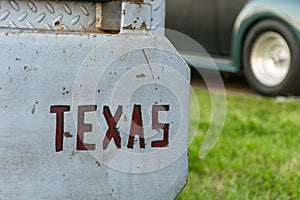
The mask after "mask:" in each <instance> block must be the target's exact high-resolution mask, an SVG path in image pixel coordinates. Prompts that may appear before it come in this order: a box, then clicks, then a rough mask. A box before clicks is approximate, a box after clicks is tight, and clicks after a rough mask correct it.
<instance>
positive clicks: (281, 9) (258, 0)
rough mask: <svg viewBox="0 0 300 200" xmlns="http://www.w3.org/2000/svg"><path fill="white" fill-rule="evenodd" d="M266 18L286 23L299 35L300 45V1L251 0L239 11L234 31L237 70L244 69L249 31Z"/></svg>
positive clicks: (234, 56)
mask: <svg viewBox="0 0 300 200" xmlns="http://www.w3.org/2000/svg"><path fill="white" fill-rule="evenodd" d="M265 19H275V20H278V21H280V22H282V23H284V24H285V25H286V26H288V27H289V28H290V30H291V31H292V32H294V34H295V35H296V36H297V39H298V42H299V45H300V1H298V0H285V1H282V0H252V1H249V2H248V3H247V4H246V5H245V7H244V8H243V9H242V11H241V12H240V13H239V16H238V17H237V19H236V21H235V24H234V27H233V32H232V50H231V51H232V60H233V63H234V67H235V68H236V71H237V72H238V71H241V70H242V69H243V66H242V52H243V42H244V39H245V37H246V35H247V33H248V31H249V30H250V29H251V27H252V26H253V25H254V24H256V23H258V22H259V21H261V20H265ZM299 67H300V66H299Z"/></svg>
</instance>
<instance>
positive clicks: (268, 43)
mask: <svg viewBox="0 0 300 200" xmlns="http://www.w3.org/2000/svg"><path fill="white" fill-rule="evenodd" d="M250 64H251V69H252V71H253V74H254V76H255V77H256V78H257V80H258V81H259V82H261V83H262V84H263V85H266V86H269V87H274V86H277V85H279V84H280V83H282V82H283V81H284V80H285V78H286V76H287V74H288V72H289V69H290V65H291V52H290V48H289V45H288V44H287V42H286V40H285V39H284V38H283V37H282V36H281V35H279V34H278V33H275V32H272V31H269V32H266V33H264V34H262V35H261V36H259V37H258V38H257V40H256V41H255V43H254V45H253V48H252V51H251V55H250Z"/></svg>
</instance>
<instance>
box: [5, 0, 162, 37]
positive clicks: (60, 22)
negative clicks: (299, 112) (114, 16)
mask: <svg viewBox="0 0 300 200" xmlns="http://www.w3.org/2000/svg"><path fill="white" fill-rule="evenodd" d="M128 3H132V2H128ZM144 3H145V4H148V5H149V4H150V5H151V7H152V12H151V13H152V17H151V23H150V24H149V26H148V27H147V29H148V28H149V27H150V29H151V31H152V33H153V35H164V27H165V0H144ZM98 4H99V2H98ZM96 8H97V3H96V2H93V1H91V2H89V1H67V0H63V1H54V0H50V1H40V0H2V1H1V3H0V28H11V29H34V30H40V29H41V30H51V31H88V32H95V31H99V30H98V28H99V27H97V25H96V24H97V21H101V20H103V19H102V18H101V17H100V18H99V16H97V9H96ZM97 18H98V19H97ZM120 18H121V16H120ZM115 29H116V28H115ZM141 34H142V33H141Z"/></svg>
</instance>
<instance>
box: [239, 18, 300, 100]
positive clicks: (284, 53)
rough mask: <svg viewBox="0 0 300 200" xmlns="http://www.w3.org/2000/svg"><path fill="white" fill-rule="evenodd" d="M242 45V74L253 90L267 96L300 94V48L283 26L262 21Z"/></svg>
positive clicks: (255, 26)
mask: <svg viewBox="0 0 300 200" xmlns="http://www.w3.org/2000/svg"><path fill="white" fill-rule="evenodd" d="M244 41H245V42H244V46H243V49H244V51H243V67H244V74H245V76H246V79H247V81H248V83H249V84H250V86H251V87H252V88H254V89H255V90H256V91H258V92H259V93H261V94H263V95H267V96H275V95H291V94H299V92H300V56H299V55H300V45H299V42H298V40H297V38H296V36H295V35H294V33H293V32H292V31H291V30H290V29H289V28H288V27H287V26H286V25H284V24H283V23H281V22H279V21H276V20H263V21H261V22H259V23H257V24H255V25H254V26H253V27H252V28H251V29H250V31H249V32H248V34H247V36H246V38H245V40H244Z"/></svg>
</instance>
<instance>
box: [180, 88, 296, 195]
mask: <svg viewBox="0 0 300 200" xmlns="http://www.w3.org/2000/svg"><path fill="white" fill-rule="evenodd" d="M196 94H197V98H198V100H199V103H200V114H201V121H200V124H199V126H198V130H199V133H198V136H197V137H196V138H195V139H194V140H193V143H192V144H191V145H190V147H189V183H188V185H187V186H186V188H185V189H184V191H183V192H182V193H181V195H180V196H179V197H178V199H197V200H199V199H200V200H201V199H205V200H206V199H243V200H244V199H300V154H299V152H300V102H295V101H293V100H291V101H287V102H281V103H280V102H277V101H276V99H275V98H264V97H259V96H245V95H237V94H227V116H226V121H225V125H224V129H223V132H222V135H221V137H220V140H219V141H218V143H217V145H216V146H215V148H214V149H213V151H212V152H211V153H210V154H209V155H208V156H207V157H206V158H205V159H204V160H199V150H200V147H201V144H202V142H203V139H204V136H205V133H206V130H207V129H208V126H209V124H210V98H209V95H208V93H207V92H205V91H196ZM195 106H197V104H195V103H192V104H191V108H193V109H191V114H192V117H191V128H190V129H191V132H192V131H193V130H196V129H197V123H196V121H195V116H193V115H195V112H193V111H194V110H195V109H194V108H195Z"/></svg>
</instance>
